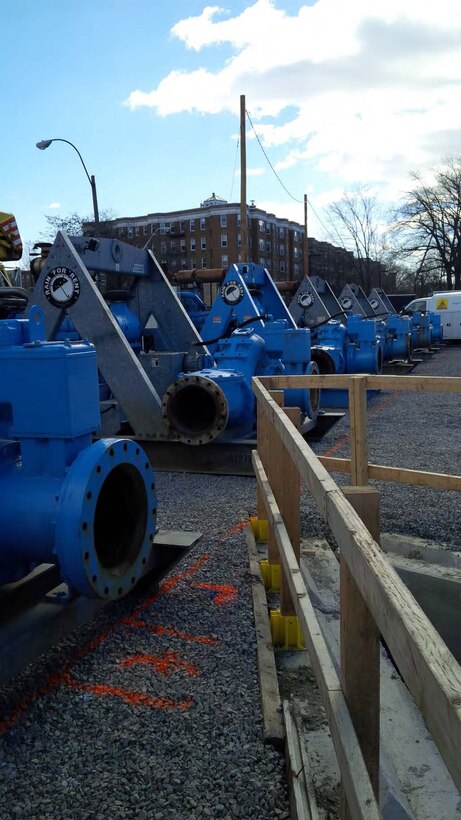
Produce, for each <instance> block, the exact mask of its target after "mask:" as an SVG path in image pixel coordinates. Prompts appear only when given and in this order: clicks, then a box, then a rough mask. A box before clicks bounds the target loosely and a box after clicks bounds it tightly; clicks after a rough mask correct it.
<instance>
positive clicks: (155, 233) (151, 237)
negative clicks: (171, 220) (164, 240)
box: [143, 225, 170, 251]
mask: <svg viewBox="0 0 461 820" xmlns="http://www.w3.org/2000/svg"><path fill="white" fill-rule="evenodd" d="M160 230H162V226H161V225H159V226H158V228H155V230H154V231H152V234H151V236H150V237H149V239H148V240H147V242H146V244H145V245H144V247H143V251H147V248H148V247H149V245H150V243H151V242H152V240H153V239H155V237H156V235H157V234H158V232H159V231H160ZM163 230H164V231H165V234H168V233H170V228H167V227H165V228H163Z"/></svg>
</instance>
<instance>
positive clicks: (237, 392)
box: [163, 263, 319, 444]
mask: <svg viewBox="0 0 461 820" xmlns="http://www.w3.org/2000/svg"><path fill="white" fill-rule="evenodd" d="M184 304H185V307H186V309H189V308H190V306H191V305H192V304H193V303H192V302H187V300H185V301H184ZM190 315H191V318H192V320H194V316H195V314H194V312H193V311H192V313H191V314H190ZM201 335H202V338H203V343H204V344H205V345H206V346H207V347H208V349H209V350H210V353H212V355H213V357H214V360H215V362H216V368H206V369H204V370H201V371H196V372H194V373H180V374H178V377H177V379H176V380H175V381H174V383H173V384H172V385H170V387H169V388H168V390H167V392H166V394H165V396H164V399H163V417H164V420H165V423H166V424H167V426H168V428H169V430H170V432H171V435H172V436H173V437H177V438H179V439H180V440H181V441H184V442H185V443H187V444H204V443H206V442H209V441H212V440H213V439H215V438H218V437H219V438H220V439H232V438H240V437H243V436H248V435H250V434H251V433H252V432H254V430H255V424H256V419H255V400H254V396H253V391H252V389H251V379H252V377H253V376H259V375H265V376H267V375H311V374H312V373H316V372H318V368H317V366H316V365H315V363H314V362H313V361H312V358H311V336H310V332H309V330H307V329H305V328H304V329H301V328H298V327H297V326H296V324H295V322H294V320H293V318H292V317H291V315H290V313H289V312H288V310H287V308H286V306H285V304H284V302H283V300H282V298H281V296H280V294H279V292H278V290H277V288H276V286H275V285H274V282H273V281H272V279H271V278H270V276H269V274H268V272H267V271H266V270H265V269H264V268H263V267H262V266H260V265H255V264H254V263H246V264H243V263H240V264H238V265H231V267H230V268H229V270H228V271H227V273H226V276H225V278H224V280H223V283H222V285H221V287H220V291H219V294H218V296H217V297H216V299H215V301H214V303H213V305H212V307H211V309H210V310H208V311H207V312H206V318H205V321H204V323H203V325H202V327H201ZM285 405H286V406H295V407H299V408H300V409H301V413H302V416H303V418H305V419H306V418H308V419H315V418H316V415H317V412H318V405H319V391H318V390H317V389H310V390H306V389H304V390H302V389H298V390H294V389H290V390H287V391H285Z"/></svg>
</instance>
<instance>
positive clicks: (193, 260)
mask: <svg viewBox="0 0 461 820" xmlns="http://www.w3.org/2000/svg"><path fill="white" fill-rule="evenodd" d="M190 266H191V268H192V270H194V269H195V268H196V267H197V260H196V258H195V256H193V257H192V259H191V260H190Z"/></svg>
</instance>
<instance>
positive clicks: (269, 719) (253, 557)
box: [245, 525, 285, 746]
mask: <svg viewBox="0 0 461 820" xmlns="http://www.w3.org/2000/svg"><path fill="white" fill-rule="evenodd" d="M245 539H246V543H247V548H248V556H249V561H250V575H251V590H252V594H253V613H254V619H255V628H256V650H257V656H258V673H259V685H260V689H261V706H262V717H263V737H264V742H265V743H270V744H271V745H273V746H280V745H281V744H282V743H283V741H284V739H285V730H284V726H283V720H282V714H281V712H280V703H281V701H280V692H279V684H278V678H277V669H276V665H275V658H274V650H273V648H272V636H271V629H270V624H269V617H268V609H267V600H266V591H265V589H264V582H263V579H262V577H261V569H260V565H259V556H258V550H257V547H256V544H255V540H254V537H253V531H252V529H251V527H250V526H249V525H248V527H245Z"/></svg>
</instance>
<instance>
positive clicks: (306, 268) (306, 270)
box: [303, 194, 309, 276]
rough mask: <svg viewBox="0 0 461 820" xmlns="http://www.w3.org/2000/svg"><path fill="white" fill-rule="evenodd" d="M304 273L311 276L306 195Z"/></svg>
mask: <svg viewBox="0 0 461 820" xmlns="http://www.w3.org/2000/svg"><path fill="white" fill-rule="evenodd" d="M303 273H304V276H309V247H308V241H307V194H304V237H303Z"/></svg>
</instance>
